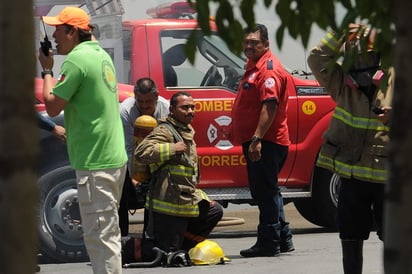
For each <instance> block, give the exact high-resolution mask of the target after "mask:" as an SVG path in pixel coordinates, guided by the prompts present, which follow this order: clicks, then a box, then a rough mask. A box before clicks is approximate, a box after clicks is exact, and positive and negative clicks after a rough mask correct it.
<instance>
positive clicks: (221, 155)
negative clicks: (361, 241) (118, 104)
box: [35, 0, 339, 262]
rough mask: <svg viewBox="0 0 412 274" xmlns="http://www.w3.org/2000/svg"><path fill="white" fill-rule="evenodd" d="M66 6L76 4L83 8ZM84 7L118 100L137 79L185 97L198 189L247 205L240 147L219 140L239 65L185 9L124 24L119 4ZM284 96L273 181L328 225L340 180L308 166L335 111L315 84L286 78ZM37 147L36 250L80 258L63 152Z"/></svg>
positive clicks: (163, 8)
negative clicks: (191, 107)
mask: <svg viewBox="0 0 412 274" xmlns="http://www.w3.org/2000/svg"><path fill="white" fill-rule="evenodd" d="M65 2H67V3H69V4H73V5H80V4H81V3H80V2H83V1H80V2H78V0H77V1H75V0H74V1H73V0H72V1H65ZM84 2H85V3H86V5H85V6H84V7H85V8H87V9H88V12H89V14H90V15H91V16H92V22H93V23H94V24H96V25H97V26H98V30H99V31H98V32H96V33H95V36H96V37H97V39H98V40H99V42H100V43H101V45H102V46H103V47H104V48H105V49H106V50H107V51H108V52H109V53H110V54H111V56H112V57H113V60H114V62H115V65H116V68H117V77H118V80H119V82H120V83H123V84H119V94H120V97H119V100H120V101H122V100H123V99H124V98H126V97H127V96H133V84H134V83H135V82H136V80H137V79H139V78H141V77H150V78H152V79H153V80H154V81H155V82H156V83H157V85H158V88H159V92H160V95H161V96H163V97H165V98H170V96H171V95H172V94H173V93H175V92H177V91H188V92H190V93H191V94H192V96H193V98H194V100H195V104H196V109H195V111H196V118H195V120H194V123H193V126H194V128H195V130H196V137H195V138H196V143H197V148H198V154H199V156H200V172H201V181H200V184H199V187H201V188H202V189H203V190H205V191H206V193H207V194H208V195H209V196H210V197H211V198H213V199H215V200H218V201H220V202H221V203H222V204H223V205H224V206H227V205H228V204H229V203H234V204H243V203H245V204H247V203H248V204H253V201H252V199H251V196H250V193H249V189H248V181H247V176H246V168H245V159H244V157H243V155H242V151H241V147H240V146H236V145H233V144H232V143H231V141H230V140H229V139H227V138H226V137H225V134H224V132H225V131H226V130H227V128H228V127H230V125H231V121H232V119H231V116H230V115H231V109H232V105H233V101H234V98H235V96H236V92H237V87H238V83H239V80H240V78H241V77H242V75H243V73H244V65H245V59H244V58H242V57H239V56H236V55H234V54H233V53H232V52H231V51H230V50H229V49H228V48H227V47H226V45H225V43H224V42H223V41H222V39H221V38H219V37H218V36H217V35H216V33H212V34H211V35H210V36H206V35H204V34H203V33H202V32H201V31H200V30H198V29H197V21H196V19H195V18H194V15H195V10H193V9H192V8H191V7H190V6H189V5H188V4H187V3H186V2H176V3H171V4H163V5H160V6H158V7H155V8H152V9H150V10H148V11H147V14H148V15H149V16H148V18H146V19H138V20H130V21H123V22H122V6H121V3H120V0H119V1H108V2H107V3H106V4H105V1H96V0H93V1H84ZM100 2H101V3H100ZM54 5H55V4H54V1H50V0H38V1H36V7H37V16H41V15H46V14H50V13H49V11H50V10H52V8H53V7H54ZM211 24H212V26H213V28H215V27H214V24H213V22H211ZM42 28H43V26H41V27H40V26H39V29H42ZM49 31H50V33H51V31H52V29H49ZM192 32H195V35H196V37H197V38H196V44H195V47H196V53H195V63H194V64H193V65H192V64H191V63H190V62H189V61H188V59H187V56H186V54H185V51H184V45H185V43H186V42H187V39H188V37H189V35H190V34H191V33H192ZM50 33H49V36H50ZM56 58H57V57H56ZM57 69H58V65H56V62H55V70H57ZM57 73H58V71H55V74H57ZM41 81H42V80H41V79H36V90H35V93H36V98H37V100H38V102H37V103H38V104H37V107H38V109H39V111H41V110H42V109H44V106H43V105H42V95H41V88H42V82H41ZM287 90H288V94H289V108H288V123H289V130H290V139H291V143H292V144H291V146H290V149H289V156H288V159H287V162H286V164H285V166H284V168H283V169H282V171H281V173H280V180H279V184H280V186H281V190H282V195H283V197H284V200H285V203H287V202H294V204H295V206H296V207H297V209H298V210H299V212H300V213H301V214H302V215H303V217H305V218H306V219H307V220H309V221H310V222H312V223H314V224H317V225H320V226H325V227H333V226H335V224H334V218H335V211H336V201H337V188H338V186H339V177H338V176H336V175H335V174H332V173H330V172H328V171H326V170H324V169H320V168H318V167H316V166H315V161H316V158H317V155H318V152H319V148H320V145H321V139H322V134H323V132H324V131H325V129H326V128H327V126H328V123H329V120H330V117H331V113H332V111H333V108H334V103H333V101H332V100H331V98H330V97H329V96H328V95H327V93H326V91H325V89H324V88H323V87H320V86H319V84H318V83H317V81H315V80H310V79H306V78H305V77H300V76H298V75H295V74H290V76H289V81H288V86H287ZM43 114H44V113H43ZM44 115H46V114H44ZM62 115H63V114H62ZM62 115H61V116H59V117H57V118H54V119H55V120H56V122H58V123H60V124H62V123H63V120H62ZM41 149H42V156H41V162H40V178H39V188H40V214H39V216H40V217H39V229H38V230H39V237H40V238H39V242H40V252H42V253H43V254H46V255H48V256H49V257H51V258H54V259H56V260H59V261H65V262H67V261H74V260H79V259H84V258H87V254H86V250H85V248H84V244H83V240H82V226H81V220H80V216H79V211H78V202H77V189H76V184H75V174H74V171H73V169H72V168H71V167H70V163H69V160H68V156H67V151H66V147H65V145H64V144H62V143H61V142H60V141H59V140H56V139H55V138H53V136H51V135H50V134H49V133H47V132H42V133H41Z"/></svg>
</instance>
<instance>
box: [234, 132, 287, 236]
mask: <svg viewBox="0 0 412 274" xmlns="http://www.w3.org/2000/svg"><path fill="white" fill-rule="evenodd" d="M261 142H262V150H261V159H260V160H259V161H256V162H251V161H250V160H249V157H248V149H249V145H250V142H246V143H244V144H243V145H242V147H243V154H244V155H245V158H246V164H247V173H248V179H249V188H250V192H251V195H252V198H253V199H254V200H255V202H256V203H257V206H258V208H259V226H258V237H262V238H269V239H274V237H275V238H277V237H279V236H280V240H282V241H284V240H288V239H290V238H291V237H292V234H291V232H290V229H289V223H288V222H286V218H285V213H284V210H283V199H282V196H281V193H280V189H279V186H278V175H279V172H280V170H281V169H282V167H283V164H284V163H285V161H286V157H287V155H288V147H287V146H281V145H278V144H275V143H272V142H268V141H263V140H262V141H261ZM274 230H275V231H274ZM279 230H280V231H279ZM273 233H275V234H273ZM274 240H279V238H278V239H274Z"/></svg>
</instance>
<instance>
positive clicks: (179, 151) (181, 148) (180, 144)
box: [175, 142, 187, 154]
mask: <svg viewBox="0 0 412 274" xmlns="http://www.w3.org/2000/svg"><path fill="white" fill-rule="evenodd" d="M186 148H187V147H186V145H185V143H183V142H177V143H176V144H175V151H176V154H182V153H184V152H185V151H186Z"/></svg>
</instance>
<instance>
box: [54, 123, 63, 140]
mask: <svg viewBox="0 0 412 274" xmlns="http://www.w3.org/2000/svg"><path fill="white" fill-rule="evenodd" d="M52 132H53V134H54V136H56V137H57V138H59V139H60V140H61V141H62V142H63V143H66V129H65V128H64V127H62V126H59V125H56V126H55V127H54V129H53V131H52Z"/></svg>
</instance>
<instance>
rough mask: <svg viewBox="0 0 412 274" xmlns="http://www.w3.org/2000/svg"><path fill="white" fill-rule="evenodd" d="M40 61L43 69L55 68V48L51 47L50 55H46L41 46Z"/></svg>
mask: <svg viewBox="0 0 412 274" xmlns="http://www.w3.org/2000/svg"><path fill="white" fill-rule="evenodd" d="M39 61H40V65H41V67H42V68H43V70H53V65H54V58H53V50H52V49H49V55H48V56H46V55H44V52H43V50H42V49H41V48H39Z"/></svg>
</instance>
